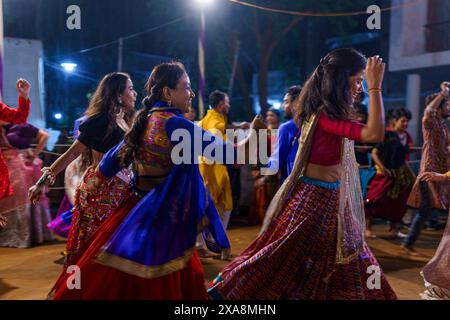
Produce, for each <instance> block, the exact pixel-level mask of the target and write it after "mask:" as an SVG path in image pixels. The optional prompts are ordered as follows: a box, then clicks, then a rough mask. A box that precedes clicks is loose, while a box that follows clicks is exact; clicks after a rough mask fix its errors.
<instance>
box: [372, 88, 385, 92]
mask: <svg viewBox="0 0 450 320" xmlns="http://www.w3.org/2000/svg"><path fill="white" fill-rule="evenodd" d="M370 91H377V92H381V91H382V89H381V88H370V89H369V92H370Z"/></svg>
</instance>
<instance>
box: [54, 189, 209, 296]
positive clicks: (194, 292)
mask: <svg viewBox="0 0 450 320" xmlns="http://www.w3.org/2000/svg"><path fill="white" fill-rule="evenodd" d="M139 200H140V198H139V197H137V196H135V195H132V196H130V198H129V199H128V200H127V201H126V202H125V203H123V204H122V206H120V207H119V209H118V210H117V211H116V212H115V213H114V214H113V215H112V216H111V217H110V218H109V219H108V220H107V221H106V222H105V223H104V224H103V225H102V226H101V227H100V228H99V229H98V230H97V232H96V233H95V234H94V236H93V239H92V242H91V244H90V246H89V247H88V249H87V250H86V251H85V252H84V254H82V255H81V256H79V257H76V260H77V261H78V263H77V266H78V267H79V271H80V280H81V288H80V289H69V288H68V286H67V283H71V281H72V280H71V279H72V278H73V273H67V272H66V270H64V271H63V272H62V274H61V275H60V276H59V278H58V280H57V282H56V284H55V286H54V288H53V289H52V291H51V292H50V294H49V298H51V299H54V300H205V299H208V295H207V293H206V288H205V283H204V277H203V267H202V265H201V263H200V260H199V258H198V255H197V253H196V252H194V255H193V257H192V258H191V260H190V261H189V262H188V264H187V266H186V267H185V268H184V269H181V270H179V271H176V272H173V273H171V274H168V275H165V276H162V277H158V278H151V279H144V278H141V277H138V276H135V275H131V274H127V273H125V272H122V271H119V270H117V269H113V268H111V267H108V266H105V265H101V264H98V263H96V261H95V257H96V256H97V254H98V253H99V252H100V250H101V248H102V247H103V245H105V243H106V242H107V241H108V240H109V238H110V237H111V236H112V235H113V233H114V232H115V231H116V230H117V228H118V227H119V226H120V224H121V223H122V221H123V220H124V219H125V218H126V216H127V215H128V213H129V212H130V211H131V210H132V209H133V207H134V206H135V205H136V204H137V203H138V202H139Z"/></svg>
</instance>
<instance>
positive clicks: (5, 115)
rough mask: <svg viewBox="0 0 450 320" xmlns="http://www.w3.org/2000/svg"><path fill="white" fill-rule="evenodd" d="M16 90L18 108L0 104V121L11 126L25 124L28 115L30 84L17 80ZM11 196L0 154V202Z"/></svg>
mask: <svg viewBox="0 0 450 320" xmlns="http://www.w3.org/2000/svg"><path fill="white" fill-rule="evenodd" d="M16 89H17V92H18V93H19V107H18V108H17V109H12V108H10V107H8V106H7V105H6V104H4V103H2V102H0V121H4V122H9V123H13V124H22V123H25V122H26V121H27V119H28V115H29V114H30V99H29V98H28V97H29V94H30V84H29V82H28V81H27V80H25V79H19V80H17V82H16ZM12 194H13V190H12V187H11V184H10V181H9V172H8V167H7V166H6V163H5V160H4V159H3V156H2V154H1V152H0V200H1V199H3V198H5V197H7V196H10V195H12Z"/></svg>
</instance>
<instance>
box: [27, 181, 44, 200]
mask: <svg viewBox="0 0 450 320" xmlns="http://www.w3.org/2000/svg"><path fill="white" fill-rule="evenodd" d="M41 194H42V187H38V186H37V185H33V186H31V188H30V189H28V198H29V199H30V201H31V203H32V204H36V203H37V202H38V201H39V198H40V197H41Z"/></svg>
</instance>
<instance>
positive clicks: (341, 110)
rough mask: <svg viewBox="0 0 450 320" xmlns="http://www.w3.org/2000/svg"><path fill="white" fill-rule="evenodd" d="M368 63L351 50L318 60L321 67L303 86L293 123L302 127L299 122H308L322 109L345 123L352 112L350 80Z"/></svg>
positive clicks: (347, 49) (334, 51)
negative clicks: (307, 120)
mask: <svg viewBox="0 0 450 320" xmlns="http://www.w3.org/2000/svg"><path fill="white" fill-rule="evenodd" d="M366 63H367V59H366V57H365V56H364V55H363V54H362V53H360V52H359V51H357V50H355V49H352V48H342V49H336V50H333V51H331V52H330V53H328V54H327V55H326V56H325V57H324V58H322V59H321V60H320V64H319V65H318V66H317V67H316V69H315V70H314V71H313V73H312V74H311V76H310V77H309V78H308V80H307V81H306V82H305V84H304V85H303V88H302V91H301V93H300V96H299V101H298V104H297V107H298V108H300V110H301V112H294V114H295V121H296V123H297V125H298V126H301V122H302V120H301V119H308V118H309V117H310V116H311V115H313V114H315V113H317V112H318V110H319V108H320V107H321V106H323V107H324V111H325V112H326V113H327V115H328V116H329V117H330V118H333V119H342V120H344V119H348V118H349V117H351V115H352V114H353V112H352V102H353V99H352V92H351V87H350V83H349V77H351V76H355V75H357V74H358V73H359V72H361V71H363V70H364V69H365V68H366Z"/></svg>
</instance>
